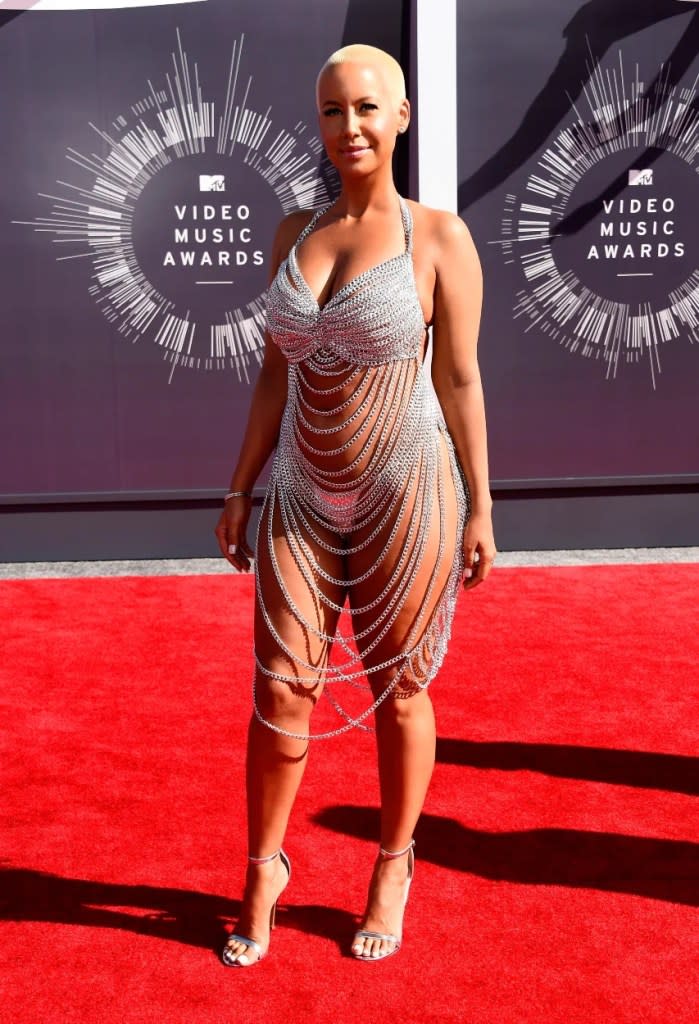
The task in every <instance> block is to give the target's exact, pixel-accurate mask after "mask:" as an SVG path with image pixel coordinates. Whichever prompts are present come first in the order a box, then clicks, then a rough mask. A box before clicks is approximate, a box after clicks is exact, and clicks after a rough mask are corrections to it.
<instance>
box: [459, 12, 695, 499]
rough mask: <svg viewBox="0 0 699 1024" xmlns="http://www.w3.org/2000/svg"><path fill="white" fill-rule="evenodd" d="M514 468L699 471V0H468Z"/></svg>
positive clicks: (472, 135) (485, 333)
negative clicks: (698, 1)
mask: <svg viewBox="0 0 699 1024" xmlns="http://www.w3.org/2000/svg"><path fill="white" fill-rule="evenodd" d="M458 60H459V64H458V76H459V77H458V101H459V140H458V144H459V152H458V159H459V182H460V185H459V210H460V212H461V215H462V216H463V218H464V220H465V221H466V223H467V224H468V225H469V227H470V229H471V231H472V233H473V235H474V238H475V241H476V244H477V246H478V249H479V251H480V253H481V256H482V260H483V264H484V271H485V283H486V294H485V306H484V319H483V330H482V334H481V339H482V341H481V365H482V368H483V374H484V381H485V386H486V395H487V401H488V407H489V427H490V446H491V453H492V474H493V477H494V478H495V479H496V480H501V481H510V480H524V481H526V480H561V479H563V478H577V479H580V480H591V479H599V478H619V479H628V478H646V477H653V476H656V477H677V478H685V479H687V478H691V477H695V478H696V477H699V417H698V416H697V396H698V388H697V375H698V372H699V344H697V343H698V342H699V187H698V186H699V179H698V178H697V173H698V171H699V151H698V150H697V144H696V140H697V137H698V134H699V94H698V93H697V84H698V76H699V5H695V4H693V3H687V2H680V0H647V2H645V3H638V2H637V0H590V2H588V3H581V2H580V0H531V2H529V3H527V4H522V3H520V2H519V0H503V2H502V3H499V4H496V5H493V4H492V3H486V2H485V0H468V2H466V0H461V2H460V3H459V7H458Z"/></svg>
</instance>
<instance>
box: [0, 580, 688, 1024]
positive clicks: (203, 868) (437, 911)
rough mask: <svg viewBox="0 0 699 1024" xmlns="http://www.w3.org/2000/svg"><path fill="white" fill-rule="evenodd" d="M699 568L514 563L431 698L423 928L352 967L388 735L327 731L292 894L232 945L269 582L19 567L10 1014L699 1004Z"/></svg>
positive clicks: (382, 1012)
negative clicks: (435, 754)
mask: <svg viewBox="0 0 699 1024" xmlns="http://www.w3.org/2000/svg"><path fill="white" fill-rule="evenodd" d="M698 594H699V566H697V565H691V566H690V565H684V566H682V565H679V566H678V565H665V566H659V565H653V566H617V567H588V568H583V569H512V570H508V569H498V570H495V571H494V573H493V576H492V577H491V581H490V582H489V583H488V585H487V587H483V588H481V589H480V590H479V591H477V592H475V593H473V594H472V595H469V596H465V597H464V598H463V599H462V601H461V605H460V608H459V613H458V620H457V624H456V629H455V640H454V642H453V644H452V648H451V651H450V654H449V657H448V659H447V663H446V665H445V667H444V669H443V671H442V674H441V677H440V678H439V679H438V680H437V682H436V684H435V686H434V689H433V695H434V699H435V703H436V705H437V714H438V722H439V732H440V744H439V764H438V767H437V771H436V774H435V778H434V782H433V785H432V789H431V791H430V794H429V797H428V803H427V807H426V814H425V817H424V820H423V822H422V824H421V827H420V829H419V831H418V834H417V870H416V876H415V883H414V885H413V889H412V892H411V898H410V903H409V905H408V911H407V917H406V927H405V944H404V947H403V949H402V951H401V952H400V954H399V955H398V956H397V957H394V958H392V959H390V960H388V961H386V962H385V963H383V964H358V963H356V962H355V961H353V960H351V959H350V958H348V957H347V956H346V950H347V947H348V944H349V939H350V937H351V933H352V927H353V922H354V918H353V914H354V913H355V912H358V911H360V910H361V909H362V906H363V900H364V893H365V886H366V883H367V881H368V877H369V873H370V870H371V862H372V858H373V856H374V850H375V845H374V836H375V834H376V811H375V805H376V785H375V781H374V774H373V741H372V739H371V738H370V737H366V736H361V735H359V736H358V735H351V736H349V737H344V738H342V739H340V740H338V741H333V742H331V743H323V744H320V745H318V746H316V747H315V748H314V750H313V756H312V759H311V763H310V765H309V769H308V772H307V776H306V780H305V785H304V788H303V791H302V795H301V798H300V801H299V804H298V806H297V811H296V816H295V820H294V827H293V828H292V830H291V833H290V835H289V838H288V843H287V848H288V851H289V853H290V855H291V858H292V861H293V877H292V882H291V885H290V887H289V889H288V902H287V903H286V905H285V906H284V907H283V909H282V911H281V913H280V915H279V920H278V924H279V927H278V928H277V930H276V932H275V933H274V937H273V946H272V951H271V953H270V955H269V957H268V958H267V959H266V960H265V961H264V962H263V963H262V964H261V965H260V966H259V967H255V968H253V969H251V970H249V971H232V970H226V969H225V968H223V967H222V966H220V965H219V963H218V961H217V959H216V957H215V956H214V953H213V952H212V949H213V948H214V947H217V946H218V945H219V943H220V942H221V938H222V935H223V932H224V928H225V926H226V925H227V924H228V923H229V922H230V921H231V920H232V919H233V918H234V916H235V913H236V908H237V898H238V896H239V892H240V882H241V877H242V870H243V855H244V851H245V838H244V832H243V800H242V791H243V763H242V751H243V737H244V731H245V728H246V722H247V716H248V701H249V681H250V674H251V657H250V650H249V636H250V630H249V623H250V616H251V581H250V580H249V579H238V578H235V577H234V576H232V575H231V576H209V577H175V578H127V579H123V578H122V579H98V580H60V581H6V582H2V583H0V606H1V608H2V623H3V627H2V628H3V636H4V645H3V646H4V653H3V658H2V663H1V664H2V668H1V671H2V686H1V688H0V700H1V702H2V707H1V712H2V719H3V731H2V740H1V742H2V751H1V755H2V756H1V758H0V772H1V775H2V778H1V783H2V791H3V795H4V801H3V803H4V809H3V818H4V820H3V828H2V850H1V852H0V857H1V859H2V867H3V868H4V871H3V872H2V873H0V879H1V883H0V884H1V889H0V917H1V918H2V928H1V932H2V941H1V944H0V961H1V967H0V970H1V974H0V991H1V992H2V1002H1V1004H0V1005H2V1007H3V1008H2V1011H1V1016H2V1020H3V1021H12V1022H13V1024H14V1022H21V1024H25V1022H26V1024H30V1022H31V1024H35V1022H37V1021H46V1022H50V1024H54V1022H64V1021H65V1022H73V1021H76V1022H77V1021H95V1022H100V1024H102V1022H128V1024H131V1022H146V1021H148V1022H150V1021H153V1022H158V1024H205V1022H206V1024H229V1022H231V1024H234V1022H238V1024H265V1022H267V1021H279V1022H297V1021H305V1020H307V1019H314V1020H321V1021H325V1020H330V1021H332V1022H334V1024H344V1022H352V1024H363V1022H367V1024H397V1022H399V1021H410V1022H421V1024H433V1022H435V1024H436V1022H447V1021H448V1022H451V1021H454V1022H459V1024H558V1022H561V1024H563V1022H565V1024H576V1022H584V1024H599V1022H602V1024H617V1022H619V1024H621V1022H623V1024H627V1022H628V1024H683V1022H687V1024H689V1022H692V1024H694V1022H696V1021H697V1019H699V994H698V990H697V989H698V987H697V980H696V979H697V964H698V963H699V822H698V820H697V795H699V758H698V757H697V743H698V740H699V721H698V715H697V709H698V707H699V701H698V697H699V692H698V691H699V682H698V676H699V671H698V666H699V630H698V629H697V613H698V612H699V598H698Z"/></svg>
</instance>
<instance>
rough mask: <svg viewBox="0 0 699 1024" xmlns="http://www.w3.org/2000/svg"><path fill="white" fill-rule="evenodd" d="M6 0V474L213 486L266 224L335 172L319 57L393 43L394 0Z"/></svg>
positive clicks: (244, 361) (106, 490)
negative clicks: (322, 123) (317, 98)
mask: <svg viewBox="0 0 699 1024" xmlns="http://www.w3.org/2000/svg"><path fill="white" fill-rule="evenodd" d="M8 6H12V5H5V6H3V8H2V10H1V11H0V96H2V97H3V100H2V108H1V113H0V123H1V124H2V140H3V146H2V148H3V158H2V169H1V171H0V174H1V175H2V189H1V190H0V222H1V223H2V230H0V262H1V264H2V268H3V273H2V277H1V278H0V308H2V311H3V315H2V322H3V335H2V364H1V365H2V371H1V376H0V431H1V433H2V445H3V456H2V482H1V484H0V491H1V492H2V494H3V495H5V496H10V495H15V496H17V495H27V496H36V497H37V498H39V497H41V496H42V495H43V496H44V497H46V496H57V495H58V496H59V495H61V494H62V495H64V496H66V497H67V496H69V495H70V496H74V497H75V496H79V495H85V494H91V495H105V496H106V495H113V496H117V497H118V496H124V495H138V494H143V493H144V492H146V493H151V494H153V493H162V492H166V493H170V494H172V495H174V494H180V495H185V494H187V493H196V492H199V493H201V492H202V491H209V492H213V493H215V492H216V491H220V490H221V489H222V488H225V486H226V484H227V481H228V478H229V475H230V470H231V467H232V463H233V460H234V458H235V455H236V453H237V448H238V444H239V441H240V436H241V431H242V428H243V425H244V423H245V420H246V415H247V409H248V403H249V397H250V380H251V378H252V377H253V375H254V373H255V371H256V369H257V366H258V363H259V358H260V353H261V346H262V307H261V301H260V296H261V293H262V292H263V290H264V288H265V286H266V282H267V276H268V273H269V266H268V261H269V250H270V242H271V238H272V234H273V231H274V228H275V225H276V224H277V222H278V221H279V220H280V218H281V217H282V216H283V215H284V214H285V213H286V212H288V211H290V210H293V209H295V208H297V207H300V206H316V205H319V204H320V203H322V202H324V201H327V200H328V198H329V197H331V195H332V194H333V189H334V187H335V184H334V180H333V177H332V175H331V174H330V173H329V169H328V167H327V166H326V165H325V164H324V162H323V158H322V151H321V146H320V143H319V140H318V137H317V133H316V117H315V108H314V95H313V92H314V83H315V75H316V72H317V69H318V68H319V66H320V64H321V63H322V61H323V59H324V58H325V57H326V56H327V55H328V53H330V52H331V51H332V50H333V49H335V48H336V47H338V46H340V45H342V43H343V42H348V41H357V40H358V39H364V40H365V41H367V42H371V43H374V44H375V45H379V46H382V47H384V48H386V49H388V50H390V51H391V52H393V53H395V55H396V56H398V57H400V55H401V32H402V27H403V5H402V2H401V0H381V2H380V3H371V4H367V3H366V2H362V0H333V2H332V3H329V2H328V0H274V3H273V4H261V3H260V2H259V0H235V2H231V0H194V2H186V0H182V2H179V3H172V4H154V3H145V2H144V3H140V4H135V3H132V2H130V0H129V2H125V3H121V4H119V3H114V4H110V3H106V4H105V3H101V4H97V3H80V2H75V3H66V4H63V5H58V4H50V3H45V4H36V5H33V6H34V7H35V8H39V9H33V10H26V11H25V12H24V13H20V12H12V11H8V10H7V7H8ZM15 6H17V7H31V6H32V5H31V4H27V3H18V4H17V5H15ZM52 7H59V8H61V7H62V9H61V10H59V11H56V10H51V9H50V8H52ZM71 8H73V9H71ZM109 8H114V9H109ZM119 8H121V9H119ZM10 98H11V99H10Z"/></svg>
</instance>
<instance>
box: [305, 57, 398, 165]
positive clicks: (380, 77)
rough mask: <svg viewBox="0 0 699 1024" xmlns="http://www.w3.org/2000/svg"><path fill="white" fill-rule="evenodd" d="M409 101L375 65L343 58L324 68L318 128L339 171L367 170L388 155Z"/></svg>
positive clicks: (319, 97) (391, 151) (388, 156)
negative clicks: (397, 94)
mask: <svg viewBox="0 0 699 1024" xmlns="http://www.w3.org/2000/svg"><path fill="white" fill-rule="evenodd" d="M409 111H410V107H409V105H408V101H407V100H405V99H404V100H397V99H396V97H395V95H393V94H392V93H391V89H390V84H389V82H388V80H387V76H386V74H385V73H384V72H383V70H382V69H381V68H379V67H375V66H374V65H372V64H368V63H367V64H365V63H360V62H358V61H346V62H344V63H342V64H334V65H331V66H330V67H328V68H326V69H325V71H324V72H323V73H322V75H321V76H320V79H319V82H318V117H319V121H320V134H321V138H322V141H323V144H324V146H325V149H326V152H327V154H328V158H329V159H330V160H331V162H332V163H333V164H334V165H335V167H337V169H338V171H339V172H340V174H367V173H369V172H371V171H374V170H376V168H377V167H379V166H381V165H382V164H384V163H386V161H390V159H391V155H392V153H393V149H394V147H395V143H396V134H397V133H398V130H399V129H400V128H405V127H407V124H408V120H409Z"/></svg>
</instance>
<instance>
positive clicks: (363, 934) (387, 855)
mask: <svg viewBox="0 0 699 1024" xmlns="http://www.w3.org/2000/svg"><path fill="white" fill-rule="evenodd" d="M414 846H415V840H414V839H411V840H410V842H409V843H408V845H407V846H406V847H405V848H404V849H402V850H396V851H393V850H384V848H383V847H382V846H380V847H379V856H380V857H383V858H384V860H396V859H397V858H398V857H404V856H405V854H406V853H407V854H408V876H407V878H406V880H405V892H404V893H403V907H404V908H405V905H406V903H407V902H408V893H409V892H410V883H411V882H412V880H413V874H414V871H415V854H414V853H413V847H414ZM357 939H378V940H379V941H380V942H392V943H394V945H393V948H392V949H389V950H388V952H386V953H377V954H376V955H375V956H374V955H371V956H365V955H364V954H363V953H355V952H354V945H355V943H356V942H357ZM402 940H403V929H402V928H401V933H400V935H390V934H384V933H383V932H372V931H367V930H366V929H365V928H360V930H359V931H358V932H355V935H354V939H353V940H352V956H353V957H354V958H355V960H385V959H386V957H388V956H393V954H394V953H397V952H398V950H399V949H400V946H401V942H402Z"/></svg>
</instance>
